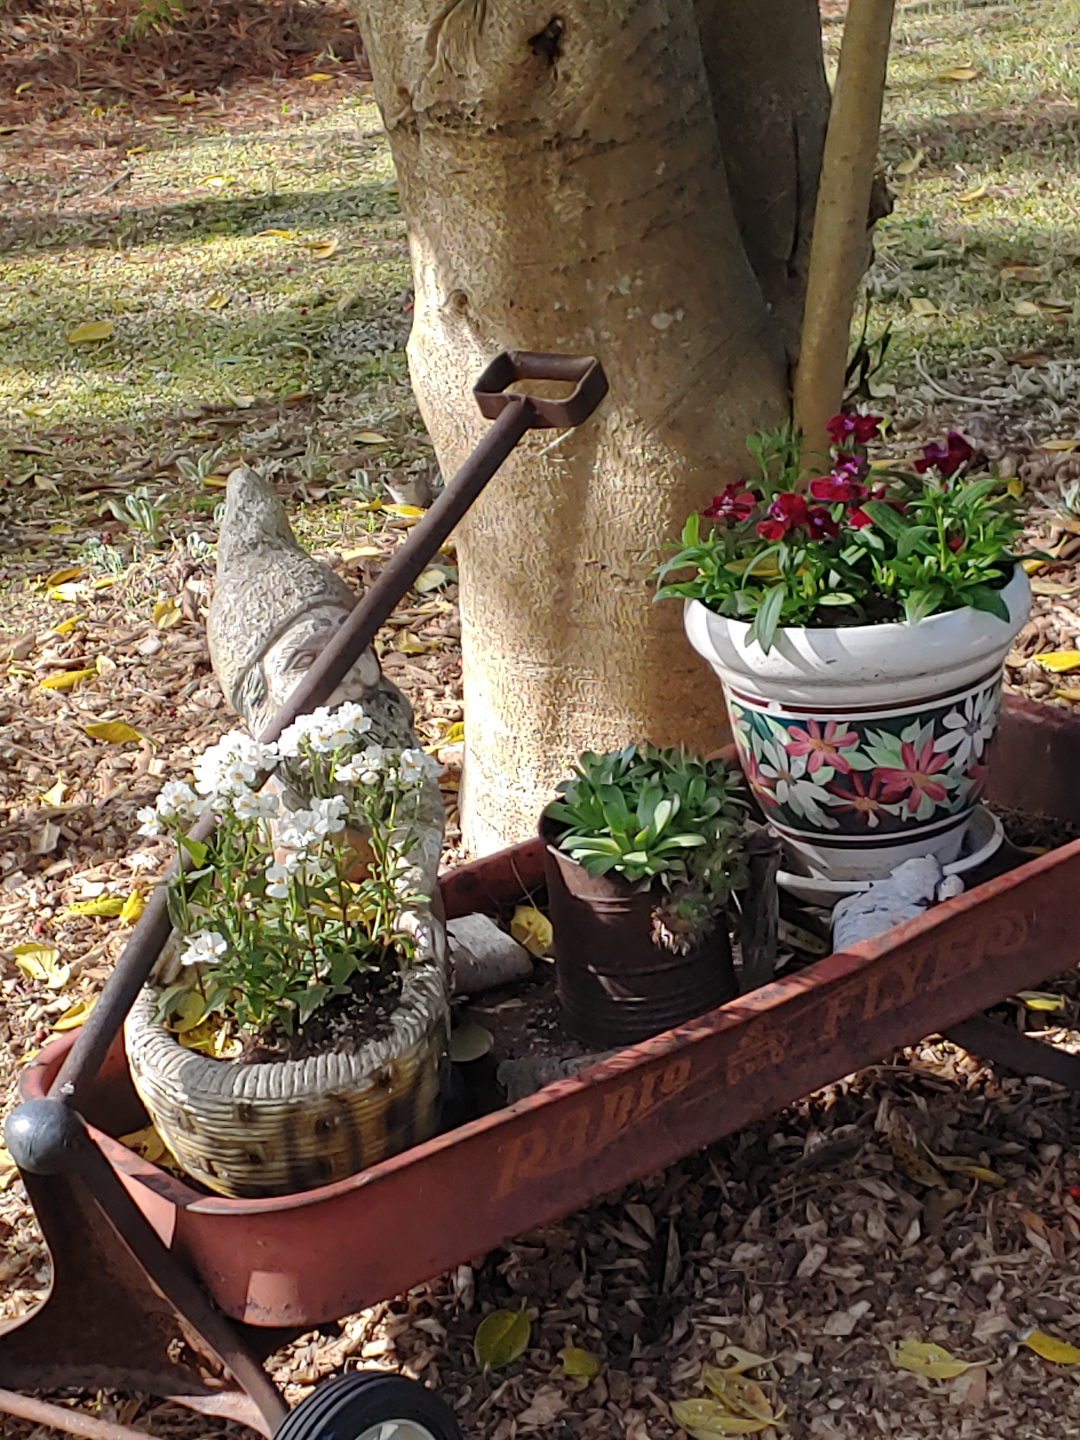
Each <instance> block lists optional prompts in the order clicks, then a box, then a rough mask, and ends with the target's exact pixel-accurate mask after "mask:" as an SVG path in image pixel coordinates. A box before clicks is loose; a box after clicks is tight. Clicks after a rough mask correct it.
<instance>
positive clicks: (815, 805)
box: [727, 678, 1001, 838]
mask: <svg viewBox="0 0 1080 1440" xmlns="http://www.w3.org/2000/svg"><path fill="white" fill-rule="evenodd" d="M727 698H728V712H729V714H730V716H731V722H732V725H733V727H734V732H735V743H736V746H737V747H738V751H739V760H740V762H741V764H742V767H743V771H744V773H745V775H746V779H747V782H748V784H749V786H750V788H751V790H752V791H753V793H754V795H755V797H756V799H757V800H758V802H759V804H760V805H761V807H762V809H763V811H764V812H765V815H766V817H767V818H768V819H770V820H772V821H773V822H774V823H776V824H778V825H779V826H781V827H782V828H783V829H786V830H791V831H794V832H796V833H798V832H802V833H804V834H807V833H813V832H818V833H820V832H821V831H833V832H836V834H837V835H853V836H863V837H866V838H869V836H870V835H871V834H874V835H900V834H904V833H908V832H911V831H918V830H921V829H924V828H925V827H926V826H927V825H936V824H937V823H938V822H941V821H946V820H948V819H949V818H950V817H954V816H959V815H963V814H966V813H967V812H968V811H969V810H971V809H973V808H974V806H975V805H976V804H977V803H978V801H979V799H980V797H981V795H982V793H983V790H984V789H985V787H986V779H987V774H988V770H987V766H986V763H985V759H986V747H987V745H988V743H989V741H990V739H991V737H992V735H993V733H994V730H995V728H996V726H997V720H998V711H999V709H1000V707H1001V680H1000V678H995V679H994V680H992V681H990V682H984V683H982V684H981V685H979V686H977V687H976V688H975V689H972V690H968V691H964V692H962V693H960V694H953V695H950V696H946V697H945V698H944V699H942V700H938V701H934V702H931V703H929V704H926V705H921V706H919V707H917V708H915V707H912V708H910V709H905V710H903V711H893V712H889V711H877V712H875V713H872V714H865V713H864V714H862V715H859V716H857V717H852V718H850V719H849V718H843V717H837V718H835V719H826V718H824V717H822V716H821V715H820V713H819V714H817V715H811V714H799V713H798V711H795V710H793V709H783V710H777V709H776V708H775V707H774V708H773V709H769V708H766V706H765V705H764V704H762V705H758V704H757V703H755V702H752V701H749V700H747V698H746V697H744V696H739V697H735V696H734V695H732V694H730V692H729V694H728V697H727Z"/></svg>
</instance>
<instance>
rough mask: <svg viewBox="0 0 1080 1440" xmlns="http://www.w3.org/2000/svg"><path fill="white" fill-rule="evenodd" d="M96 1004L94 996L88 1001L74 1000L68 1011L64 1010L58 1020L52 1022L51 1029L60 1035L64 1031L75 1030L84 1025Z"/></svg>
mask: <svg viewBox="0 0 1080 1440" xmlns="http://www.w3.org/2000/svg"><path fill="white" fill-rule="evenodd" d="M96 1004H97V996H96V995H92V996H91V997H90V999H89V1000H76V1002H75V1004H74V1005H72V1007H71V1009H70V1010H65V1011H64V1013H63V1014H62V1015H61V1016H60V1018H59V1019H58V1020H54V1021H53V1027H52V1028H53V1029H54V1030H56V1031H59V1032H61V1033H62V1032H63V1031H64V1030H77V1029H78V1028H79V1026H80V1025H82V1024H85V1022H86V1019H87V1017H88V1016H89V1014H90V1012H91V1010H93V1008H94V1006H95V1005H96Z"/></svg>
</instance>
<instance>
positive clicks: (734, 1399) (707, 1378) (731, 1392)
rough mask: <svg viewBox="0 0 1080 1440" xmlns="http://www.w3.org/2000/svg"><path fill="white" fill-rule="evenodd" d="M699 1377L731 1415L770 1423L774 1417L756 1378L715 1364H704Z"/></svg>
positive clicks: (766, 1397)
mask: <svg viewBox="0 0 1080 1440" xmlns="http://www.w3.org/2000/svg"><path fill="white" fill-rule="evenodd" d="M701 1378H702V1380H703V1381H704V1383H705V1388H706V1389H707V1390H711V1391H712V1393H713V1394H714V1395H715V1396H716V1398H717V1399H718V1400H719V1401H720V1402H721V1403H722V1404H723V1405H725V1406H726V1407H727V1409H728V1410H730V1411H731V1413H732V1414H733V1415H743V1416H745V1417H746V1418H747V1419H749V1420H764V1421H765V1422H766V1424H771V1423H772V1421H773V1420H774V1419H775V1418H776V1417H775V1415H774V1414H773V1408H772V1406H771V1405H770V1404H769V1399H768V1396H767V1395H766V1394H765V1391H764V1390H762V1388H761V1386H760V1385H759V1384H758V1383H757V1381H756V1380H748V1379H747V1378H746V1376H745V1375H743V1374H741V1373H740V1372H739V1371H738V1370H720V1369H718V1368H717V1366H715V1365H704V1366H702V1370H701Z"/></svg>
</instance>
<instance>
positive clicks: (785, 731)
mask: <svg viewBox="0 0 1080 1440" xmlns="http://www.w3.org/2000/svg"><path fill="white" fill-rule="evenodd" d="M1001 594H1002V599H1003V600H1004V601H1005V604H1006V605H1007V606H1008V610H1009V620H1008V623H1007V624H1006V623H1005V622H1004V621H1002V620H999V619H998V618H997V617H996V616H994V615H988V614H986V613H985V612H984V611H980V610H971V609H964V610H951V611H949V612H948V613H946V614H944V615H931V616H930V617H929V618H928V619H926V620H918V621H916V622H915V623H914V624H908V623H906V622H903V623H899V624H892V625H855V626H845V627H838V628H836V629H820V630H815V629H809V628H805V627H801V626H799V627H790V628H787V629H782V630H778V631H777V635H776V640H775V642H774V644H773V647H772V649H771V650H770V651H769V653H768V654H767V655H766V654H764V653H763V651H762V650H761V647H760V646H759V645H757V644H751V645H747V643H746V637H747V634H748V632H749V628H750V627H749V625H747V624H744V623H743V622H742V621H739V620H728V619H725V618H724V616H722V615H717V614H716V613H715V612H714V611H712V610H709V609H707V608H706V607H705V606H704V605H702V604H701V602H700V601H698V600H688V601H687V602H686V605H685V609H684V613H683V622H684V625H685V628H686V634H687V637H688V638H689V640H690V643H691V645H693V647H694V649H695V650H697V651H698V653H699V654H700V655H703V656H704V657H705V659H706V660H708V662H709V664H710V665H711V666H712V668H713V669H714V670H715V671H716V673H717V674H718V675H719V677H720V679H721V681H722V682H723V686H724V696H725V699H726V701H727V706H728V713H729V715H730V718H731V723H732V728H733V731H734V735H735V743H736V745H737V747H738V751H739V759H740V761H741V763H742V767H743V770H744V772H745V774H746V778H747V781H748V783H749V785H750V788H751V789H752V791H753V792H754V795H755V797H756V798H757V800H758V802H759V803H760V805H761V807H762V809H763V810H764V812H765V814H766V816H767V817H768V819H769V821H770V823H771V824H772V825H773V827H774V828H775V829H776V830H777V831H778V832H779V834H780V835H781V836H782V837H783V839H784V841H785V843H786V846H787V848H788V852H789V859H790V860H791V861H793V862H796V863H797V862H798V861H800V860H801V862H802V863H803V864H804V865H805V867H806V868H807V869H808V870H809V872H810V874H812V875H819V876H822V877H824V878H826V879H830V880H860V879H864V878H866V879H875V878H878V877H880V876H884V875H888V874H889V873H890V871H892V870H893V869H894V867H895V866H897V865H899V864H900V863H901V862H902V861H904V860H908V859H910V858H911V857H912V856H914V855H936V856H937V857H938V858H939V859H940V860H941V861H942V863H943V864H945V863H948V862H950V861H952V860H955V858H956V856H957V855H958V854H959V851H960V845H961V842H962V840H963V836H964V830H965V828H966V826H967V823H968V820H969V818H970V815H971V812H972V810H973V809H974V807H975V805H976V804H977V803H978V801H979V799H980V797H981V795H982V793H983V790H984V789H985V787H986V773H987V768H986V762H987V745H988V742H989V740H990V738H991V736H992V735H993V733H994V730H995V728H996V726H997V717H998V710H999V708H1000V704H1001V670H1002V662H1003V661H1004V659H1005V656H1006V655H1007V654H1008V652H1009V648H1010V646H1011V645H1012V642H1013V639H1014V638H1015V636H1016V635H1017V633H1018V631H1019V630H1020V628H1021V626H1022V625H1023V624H1024V622H1025V620H1026V619H1027V616H1028V611H1029V610H1030V608H1031V586H1030V585H1029V583H1028V578H1027V575H1026V574H1025V573H1024V571H1023V569H1022V568H1021V567H1020V566H1019V565H1018V566H1017V567H1016V570H1015V572H1014V574H1013V577H1012V579H1011V580H1010V581H1009V583H1008V585H1006V587H1005V589H1004V590H1003V591H1002V592H1001Z"/></svg>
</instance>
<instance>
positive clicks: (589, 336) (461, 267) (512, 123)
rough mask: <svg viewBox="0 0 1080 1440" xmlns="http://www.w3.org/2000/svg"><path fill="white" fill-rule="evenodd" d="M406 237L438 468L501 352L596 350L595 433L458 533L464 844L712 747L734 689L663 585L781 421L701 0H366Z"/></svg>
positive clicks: (502, 488) (455, 459)
mask: <svg viewBox="0 0 1080 1440" xmlns="http://www.w3.org/2000/svg"><path fill="white" fill-rule="evenodd" d="M359 9H360V17H361V29H362V32H363V34H364V38H365V42H366V45H367V49H368V54H369V56H370V60H371V67H372V73H373V75H374V79H375V89H376V96H377V98H378V101H379V104H380V106H381V108H382V112H383V116H384V120H385V123H386V127H387V131H388V133H389V137H390V143H391V148H392V151H393V156H394V161H395V164H396V166H397V171H398V177H399V184H400V189H401V196H402V204H403V207H404V210H405V215H406V220H407V222H408V227H409V236H410V244H411V249H412V258H413V270H414V277H415V286H416V304H415V316H414V324H413V332H412V337H411V339H410V341H409V363H410V369H411V374H412V379H413V385H414V388H415V391H416V394H417V398H418V401H419V404H420V409H421V413H422V415H423V417H424V420H425V423H426V424H427V426H428V428H429V431H430V433H431V435H432V438H433V439H434V442H435V445H436V450H437V453H438V456H439V460H440V462H441V464H442V466H443V469H444V471H445V472H447V473H449V472H450V471H452V470H453V469H454V468H455V467H456V465H457V464H458V463H459V462H460V460H461V459H462V458H463V456H464V455H465V454H466V453H467V451H468V449H469V448H470V447H471V446H472V444H473V443H474V442H475V441H476V439H477V437H478V436H479V434H480V433H481V430H482V428H483V426H482V422H481V421H480V420H479V418H478V416H477V415H476V413H475V411H474V408H473V405H472V401H471V397H470V394H469V387H470V385H471V383H472V380H473V379H474V377H475V375H476V374H477V372H478V371H479V370H480V368H481V367H482V366H483V364H484V363H485V362H486V361H487V360H488V359H489V358H490V357H491V356H492V355H493V354H494V353H495V352H497V351H498V350H500V349H503V348H525V349H538V350H544V349H550V350H561V351H567V352H579V353H580V352H589V353H596V354H598V355H600V356H601V358H602V359H603V362H604V366H605V368H606V370H607V372H608V375H609V378H610V382H611V393H610V396H609V398H608V399H607V401H605V403H604V405H603V406H602V407H601V409H600V411H599V412H598V413H597V415H596V416H595V417H594V418H593V419H592V420H591V421H590V422H589V423H588V424H587V425H586V426H584V427H583V428H582V430H581V431H579V432H574V433H573V434H571V435H569V436H567V437H565V438H562V439H559V440H557V441H554V442H553V437H552V436H551V434H550V433H548V434H539V435H536V436H534V437H531V438H530V439H529V440H528V441H527V442H526V445H525V446H524V447H523V449H522V450H521V451H519V452H518V453H517V455H516V456H515V457H513V458H512V460H511V461H510V462H509V463H508V464H507V466H506V467H505V468H504V470H503V472H502V473H501V474H500V475H499V476H498V477H497V478H496V479H495V481H493V482H492V484H491V485H490V486H489V488H488V490H487V491H486V492H485V494H484V496H483V497H482V499H481V501H480V503H479V504H478V505H477V507H476V509H475V511H474V512H473V514H472V516H471V517H470V519H469V520H468V521H467V522H466V524H465V525H464V526H463V527H462V529H461V531H460V534H459V540H458V557H459V564H460V573H461V603H462V630H463V650H464V681H465V724H466V736H467V752H466V781H465V795H464V804H463V815H464V823H465V835H466V843H467V844H468V845H469V846H470V848H472V849H474V850H476V851H481V852H482V851H484V850H487V849H490V848H493V847H495V846H497V845H500V844H505V843H508V842H510V841H513V840H518V839H520V838H522V837H524V836H526V835H529V834H532V833H534V831H535V826H536V821H537V818H538V813H539V810H540V809H541V807H542V805H543V804H544V803H545V802H546V801H547V799H548V798H549V797H550V795H551V792H552V787H553V786H554V784H555V783H556V782H557V781H558V780H559V779H561V778H563V777H564V776H565V775H566V774H567V773H568V771H569V766H570V764H571V762H572V760H573V759H574V757H575V756H576V755H577V753H578V752H579V751H580V750H582V749H585V748H591V749H606V748H609V747H612V746H616V745H623V744H626V743H628V742H629V741H633V740H638V739H649V740H652V741H655V742H657V743H672V742H677V741H682V742H685V743H687V744H689V745H692V746H697V747H700V748H702V749H705V750H714V749H715V748H716V747H717V745H718V744H719V743H720V742H721V740H722V739H723V737H724V731H725V725H726V722H725V720H724V713H723V706H722V701H721V697H720V692H719V686H718V684H717V682H716V681H715V679H714V677H713V676H712V674H711V672H709V671H708V670H707V669H706V668H705V667H704V666H703V665H702V664H701V663H700V662H699V660H698V659H697V657H696V656H694V655H693V653H692V652H691V651H690V648H689V646H688V645H687V644H686V642H685V639H684V638H683V635H682V630H681V614H680V609H679V606H678V605H677V604H674V603H664V604H661V605H653V604H652V603H651V600H652V586H651V584H650V581H649V574H650V570H651V568H652V566H653V565H654V564H655V563H656V561H657V560H658V559H659V558H661V556H662V555H663V554H664V553H665V546H666V544H667V542H669V541H670V540H671V539H672V538H673V537H674V536H675V535H676V534H677V531H678V528H679V526H680V525H681V524H682V521H683V520H684V518H685V516H686V515H687V513H688V512H689V511H690V510H692V509H694V508H696V507H699V506H701V505H702V504H703V503H705V502H707V500H708V499H709V497H710V496H711V495H712V494H714V493H715V491H716V490H717V489H718V488H719V487H720V486H721V485H722V484H723V483H724V482H726V481H727V480H731V479H734V478H736V477H737V476H738V475H739V474H740V473H741V472H742V471H743V469H744V466H745V464H746V455H745V439H746V436H747V435H748V434H749V433H750V432H751V431H752V430H754V429H756V428H758V427H759V426H761V425H763V424H776V423H778V422H779V421H780V420H782V419H783V418H784V417H785V415H786V414H787V411H788V391H787V379H786V364H785V356H784V351H783V344H782V337H781V334H780V331H779V327H778V325H777V324H776V323H775V321H774V320H773V319H772V317H770V314H769V311H768V309H767V307H766V304H765V301H764V300H763V297H762V294H761V289H760V286H759V284H758V281H757V279H756V277H755V275H754V272H753V269H752V268H751V265H750V263H749V261H748V260H747V257H746V253H745V249H744V246H743V243H742V241H741V239H740V235H739V228H738V225H737V223H736V218H735V215H734V213H733V209H732V205H731V201H730V198H729V195H728V189H727V184H726V180H725V175H724V166H723V160H722V155H721V148H720V143H719V140H718V136H717V128H716V122H715V119H714V113H713V106H712V102H711V99H710V94H709V90H708V86H707V82H706V76H705V69H704V63H703V59H702V50H701V44H700V40H699V36H698V31H697V27H696V23H695V17H694V11H693V4H692V0H667V3H665V4H659V3H656V4H644V3H640V0H568V3H560V4H559V5H558V6H555V5H554V4H553V3H552V0H546V3H544V4H540V3H537V0H519V3H515V4H509V3H507V4H502V5H499V4H496V3H494V0H445V3H439V0H396V3H394V4H392V5H391V4H387V3H378V0H360V5H359Z"/></svg>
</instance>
